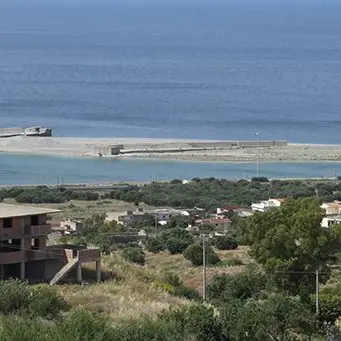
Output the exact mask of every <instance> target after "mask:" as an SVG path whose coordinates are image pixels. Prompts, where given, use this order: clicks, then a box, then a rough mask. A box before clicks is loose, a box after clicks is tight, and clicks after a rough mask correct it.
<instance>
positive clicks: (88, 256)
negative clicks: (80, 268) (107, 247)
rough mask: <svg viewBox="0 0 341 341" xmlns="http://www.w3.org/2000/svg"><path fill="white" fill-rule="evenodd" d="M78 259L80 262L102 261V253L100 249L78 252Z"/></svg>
mask: <svg viewBox="0 0 341 341" xmlns="http://www.w3.org/2000/svg"><path fill="white" fill-rule="evenodd" d="M77 257H78V260H79V261H80V262H85V263H86V262H95V261H97V260H99V259H101V251H100V249H98V248H94V249H84V250H78V252H77Z"/></svg>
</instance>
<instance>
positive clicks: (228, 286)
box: [207, 269, 268, 302]
mask: <svg viewBox="0 0 341 341" xmlns="http://www.w3.org/2000/svg"><path fill="white" fill-rule="evenodd" d="M267 287H268V277H267V275H266V274H265V273H264V272H262V271H259V270H258V269H248V270H246V271H243V272H241V273H239V274H236V275H228V274H221V275H215V276H214V277H213V279H212V283H211V284H210V285H209V286H208V288H207V293H208V297H209V298H210V299H211V300H212V301H215V302H227V301H233V300H238V301H244V300H247V299H250V298H257V299H258V298H261V297H262V296H264V292H265V291H266V289H267Z"/></svg>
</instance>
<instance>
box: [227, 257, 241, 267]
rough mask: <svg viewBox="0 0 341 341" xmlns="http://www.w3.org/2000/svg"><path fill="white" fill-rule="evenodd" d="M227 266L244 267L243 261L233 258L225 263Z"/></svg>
mask: <svg viewBox="0 0 341 341" xmlns="http://www.w3.org/2000/svg"><path fill="white" fill-rule="evenodd" d="M224 264H225V265H228V266H238V265H244V263H243V261H242V260H240V259H239V258H231V259H227V260H226V261H225V262H224Z"/></svg>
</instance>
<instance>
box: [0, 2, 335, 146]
mask: <svg viewBox="0 0 341 341" xmlns="http://www.w3.org/2000/svg"><path fill="white" fill-rule="evenodd" d="M68 3H69V4H68ZM68 3H67V2H66V1H64V2H60V3H58V4H56V2H53V1H38V0H35V1H34V0H32V1H30V2H25V3H22V2H20V1H2V2H1V4H0V6H1V11H0V44H1V46H2V49H1V51H0V61H1V62H0V81H1V84H2V87H1V89H0V126H1V127H12V126H33V125H44V126H49V127H52V128H53V131H54V135H55V136H71V137H126V136H135V137H155V138H158V137H169V138H185V139H187V138H192V139H193V138H194V139H198V138H202V139H218V140H252V139H253V137H254V133H255V132H256V131H259V132H261V134H262V138H263V139H267V140H273V139H280V140H287V141H290V142H294V143H331V144H337V143H339V137H338V132H339V130H340V128H341V120H340V115H339V113H340V109H341V98H340V96H339V92H338V89H339V88H340V87H341V63H340V60H341V49H340V48H339V42H340V40H341V23H340V20H339V17H338V13H339V11H338V10H339V9H341V4H340V3H338V2H336V1H329V2H328V3H324V4H323V6H322V4H319V2H318V1H312V2H309V4H307V3H306V2H303V1H296V2H294V1H289V2H285V3H284V2H281V1H277V0H275V1H264V0H262V1H260V2H257V4H255V3H252V2H251V1H247V0H244V1H240V2H237V1H231V2H228V3H225V4H223V2H222V1H213V2H212V5H208V4H207V3H206V4H205V2H204V1H201V2H200V4H195V3H194V2H193V1H185V2H183V4H180V2H179V1H178V2H176V3H175V4H174V5H172V6H170V7H171V8H167V7H165V6H163V5H160V4H162V2H159V5H156V4H155V1H149V2H148V5H147V4H144V3H141V2H139V1H137V0H136V1H133V2H129V4H130V5H128V4H126V5H124V2H123V1H119V2H110V1H100V2H99V3H98V6H95V4H94V3H92V5H91V4H90V2H89V1H88V2H87V5H83V6H82V4H81V3H80V2H79V1H78V2H77V1H75V0H73V1H69V2H68ZM96 3H97V2H96ZM179 6H180V7H179ZM94 7H96V8H94ZM179 9H180V10H179Z"/></svg>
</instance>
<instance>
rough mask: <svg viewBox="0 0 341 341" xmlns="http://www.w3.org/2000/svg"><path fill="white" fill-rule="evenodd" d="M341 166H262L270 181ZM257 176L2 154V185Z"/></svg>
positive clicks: (185, 165) (246, 170)
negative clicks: (61, 180) (58, 178)
mask: <svg viewBox="0 0 341 341" xmlns="http://www.w3.org/2000/svg"><path fill="white" fill-rule="evenodd" d="M335 174H336V175H341V163H337V162H334V163H332V162H325V163H286V162H283V163H262V164H261V165H260V175H261V176H266V177H269V178H303V177H332V176H334V175H335ZM255 175H256V165H255V164H254V163H227V162H224V163H219V162H217V163H213V162H212V163H205V162H183V161H181V162H176V161H163V160H158V161H152V160H108V159H95V158H94V159H92V158H62V157H49V156H32V155H14V154H0V184H1V185H8V184H55V183H56V182H57V177H58V176H59V177H60V179H61V177H63V181H64V183H99V182H100V183H107V182H118V181H155V180H171V179H175V178H180V179H191V178H193V177H217V178H226V179H233V180H236V179H241V178H245V177H249V178H250V177H252V176H255Z"/></svg>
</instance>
